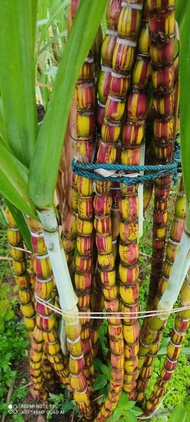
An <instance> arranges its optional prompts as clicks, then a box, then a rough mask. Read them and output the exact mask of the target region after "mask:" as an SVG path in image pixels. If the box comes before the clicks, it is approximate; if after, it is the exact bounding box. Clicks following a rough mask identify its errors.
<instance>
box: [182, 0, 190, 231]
mask: <svg viewBox="0 0 190 422" xmlns="http://www.w3.org/2000/svg"><path fill="white" fill-rule="evenodd" d="M183 8H184V16H183V19H182V22H181V26H180V38H181V53H180V139H181V161H182V171H183V177H184V186H185V193H186V198H187V217H186V229H187V231H188V232H190V177H189V165H190V164H189V163H190V138H189V134H190V101H189V98H188V95H187V90H188V89H189V88H188V87H189V80H190V37H189V22H190V2H189V1H187V2H185V3H184V4H183Z"/></svg>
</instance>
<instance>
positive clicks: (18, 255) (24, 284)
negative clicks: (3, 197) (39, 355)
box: [4, 206, 36, 337]
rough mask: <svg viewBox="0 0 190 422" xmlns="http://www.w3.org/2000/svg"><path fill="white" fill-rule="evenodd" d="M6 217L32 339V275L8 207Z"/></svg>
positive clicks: (20, 297)
mask: <svg viewBox="0 0 190 422" xmlns="http://www.w3.org/2000/svg"><path fill="white" fill-rule="evenodd" d="M4 215H5V218H6V221H7V223H8V228H7V237H8V242H9V247H10V253H11V256H12V258H13V270H14V273H15V281H16V284H17V286H18V288H19V299H20V303H21V306H20V308H21V311H22V314H23V316H24V323H25V325H26V327H27V328H28V331H29V335H30V337H31V336H32V333H33V330H34V328H35V323H36V312H35V307H34V301H33V289H32V285H31V279H30V274H29V273H28V271H27V261H26V257H25V249H24V245H23V239H22V235H21V233H20V230H19V229H18V227H17V224H16V221H15V219H14V217H13V215H12V214H11V212H10V210H9V209H8V207H7V206H6V207H5V209H4Z"/></svg>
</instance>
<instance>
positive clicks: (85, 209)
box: [71, 2, 101, 386]
mask: <svg viewBox="0 0 190 422" xmlns="http://www.w3.org/2000/svg"><path fill="white" fill-rule="evenodd" d="M72 3H73V2H71V8H73V9H75V7H74V5H73V7H72ZM74 3H75V2H74ZM75 10H76V9H75ZM72 16H74V13H72ZM99 34H100V31H99V32H98V35H97V38H98V36H99ZM100 35H101V34H100ZM97 43H98V39H96V41H95V42H94V46H93V49H94V50H95V51H97ZM97 59H98V58H97ZM75 104H76V108H77V141H76V155H77V157H78V160H79V161H82V162H91V161H92V159H93V154H94V148H95V128H96V126H95V106H96V104H95V80H94V58H93V56H92V52H91V51H90V52H89V55H88V57H87V59H86V60H85V62H84V64H83V66H82V68H81V71H80V75H79V78H78V81H77V83H76V88H75ZM77 194H78V204H77V213H78V218H77V243H76V256H75V274H74V283H75V289H76V290H75V291H76V294H77V297H78V308H79V311H81V312H83V313H84V318H82V319H81V325H82V330H81V334H80V335H81V339H82V343H83V350H84V369H83V371H84V374H85V376H86V379H87V382H88V384H89V386H91V385H92V380H93V375H94V368H93V364H92V341H91V321H90V298H91V287H92V280H93V261H94V257H93V249H94V227H93V183H92V181H91V180H89V179H87V178H85V177H83V176H78V177H77ZM85 314H88V315H86V316H85Z"/></svg>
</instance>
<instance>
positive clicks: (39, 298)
mask: <svg viewBox="0 0 190 422" xmlns="http://www.w3.org/2000/svg"><path fill="white" fill-rule="evenodd" d="M27 223H28V226H29V229H30V232H31V242H32V247H33V251H34V254H33V256H32V270H33V273H34V275H35V283H34V293H35V298H36V303H35V308H36V326H35V329H34V332H33V337H32V341H31V350H30V373H31V378H32V382H33V387H34V391H35V393H36V395H37V396H38V397H40V398H43V399H47V396H48V394H47V391H46V390H47V389H48V387H47V388H46V385H45V381H46V382H47V377H46V379H45V377H43V366H42V364H43V354H44V352H45V353H46V355H47V359H49V360H50V363H51V366H52V368H53V370H54V371H55V373H56V374H57V376H58V377H59V379H60V381H61V383H63V384H68V382H69V369H68V360H67V358H65V357H64V356H63V352H62V350H61V345H60V340H59V338H58V334H57V320H56V316H55V313H54V311H53V310H52V309H51V308H49V306H48V305H54V304H55V301H54V288H55V282H54V279H53V275H52V268H51V264H50V260H49V257H48V254H47V249H46V246H45V242H44V238H43V234H42V229H41V226H40V224H39V223H37V222H36V221H34V220H32V219H31V218H29V217H27ZM57 363H59V365H60V366H59V369H57V366H56V364H57ZM40 371H41V373H40Z"/></svg>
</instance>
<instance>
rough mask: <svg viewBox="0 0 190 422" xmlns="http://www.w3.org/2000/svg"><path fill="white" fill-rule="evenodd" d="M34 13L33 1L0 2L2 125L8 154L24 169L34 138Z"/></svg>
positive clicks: (35, 133) (28, 161)
mask: <svg viewBox="0 0 190 422" xmlns="http://www.w3.org/2000/svg"><path fill="white" fill-rule="evenodd" d="M21 11H22V13H21ZM36 13H37V0H28V1H25V0H17V1H16V2H14V1H13V2H10V1H9V0H4V1H3V2H1V13H0V27H1V42H0V80H1V95H2V101H3V112H4V121H5V126H6V132H7V137H8V142H9V145H10V147H11V149H12V151H14V154H15V155H16V157H17V158H18V159H19V160H20V161H21V162H22V163H24V164H25V165H26V166H28V167H29V164H30V161H31V158H32V155H33V151H34V147H35V143H36V137H37V112H36V104H35V76H34V71H35V68H34V44H35V27H36ZM10 28H11V31H10Z"/></svg>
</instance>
